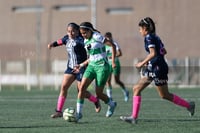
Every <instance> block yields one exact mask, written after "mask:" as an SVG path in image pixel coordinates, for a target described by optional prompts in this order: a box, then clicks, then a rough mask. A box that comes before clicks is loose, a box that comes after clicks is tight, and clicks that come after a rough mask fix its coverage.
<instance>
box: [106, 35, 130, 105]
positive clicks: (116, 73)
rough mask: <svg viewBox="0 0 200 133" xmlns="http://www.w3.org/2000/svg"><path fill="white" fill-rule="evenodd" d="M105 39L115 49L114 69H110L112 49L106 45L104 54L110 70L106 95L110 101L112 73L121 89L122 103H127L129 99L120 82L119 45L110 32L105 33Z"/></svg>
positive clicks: (120, 53)
mask: <svg viewBox="0 0 200 133" xmlns="http://www.w3.org/2000/svg"><path fill="white" fill-rule="evenodd" d="M105 38H106V39H107V40H110V41H112V42H113V44H115V47H116V57H115V64H116V67H115V68H112V50H111V48H112V47H110V46H108V45H106V53H107V57H108V60H109V64H110V69H111V73H110V75H109V77H108V80H107V83H106V85H107V88H106V92H107V95H108V97H109V98H111V99H112V85H111V78H112V73H113V74H114V78H115V82H116V83H117V84H118V85H119V86H120V87H121V89H122V92H123V94H124V101H125V102H127V101H128V99H129V91H128V90H127V89H126V87H125V85H124V83H123V82H122V81H121V80H120V70H121V66H120V61H119V57H120V56H122V51H121V48H120V46H119V44H118V43H117V42H116V41H114V40H113V37H112V33H111V32H106V34H105Z"/></svg>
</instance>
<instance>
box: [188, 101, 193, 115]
mask: <svg viewBox="0 0 200 133" xmlns="http://www.w3.org/2000/svg"><path fill="white" fill-rule="evenodd" d="M189 104H190V107H189V108H188V109H187V110H188V111H189V115H190V116H193V115H194V113H195V102H190V103H189Z"/></svg>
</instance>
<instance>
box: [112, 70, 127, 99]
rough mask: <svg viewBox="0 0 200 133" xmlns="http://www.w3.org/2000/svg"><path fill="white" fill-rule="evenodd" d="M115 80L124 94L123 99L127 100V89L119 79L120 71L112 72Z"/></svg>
mask: <svg viewBox="0 0 200 133" xmlns="http://www.w3.org/2000/svg"><path fill="white" fill-rule="evenodd" d="M114 77H115V82H116V83H117V84H118V85H119V86H120V87H121V89H122V92H123V94H124V101H125V102H127V101H128V100H129V91H128V90H127V88H126V87H125V85H124V83H123V82H122V81H121V80H120V73H117V74H114Z"/></svg>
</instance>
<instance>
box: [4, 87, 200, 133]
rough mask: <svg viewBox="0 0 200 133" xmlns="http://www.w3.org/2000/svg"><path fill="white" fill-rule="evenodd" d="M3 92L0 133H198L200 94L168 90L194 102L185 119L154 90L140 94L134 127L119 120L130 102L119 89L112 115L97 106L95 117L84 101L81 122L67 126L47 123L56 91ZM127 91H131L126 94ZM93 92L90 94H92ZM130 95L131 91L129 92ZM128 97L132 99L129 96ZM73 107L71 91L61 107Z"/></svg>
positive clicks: (52, 121)
mask: <svg viewBox="0 0 200 133" xmlns="http://www.w3.org/2000/svg"><path fill="white" fill-rule="evenodd" d="M21 88H22V89H20V88H15V89H10V88H9V89H5V87H4V88H3V90H2V92H0V133H56V132H62V133H63V132H66V133H94V132H95V133H128V132H132V133H199V132H200V126H199V125H200V113H199V111H198V110H199V104H200V97H199V96H200V93H199V92H200V90H199V88H196V89H195V88H194V89H191V88H190V89H171V90H170V91H171V92H173V93H176V94H177V95H179V96H181V97H183V98H185V99H187V100H194V101H195V102H196V114H195V116H194V117H192V118H191V117H189V116H188V112H187V111H186V109H184V108H181V107H178V106H175V105H174V104H172V103H170V102H168V101H164V100H162V99H160V98H159V96H158V94H157V92H156V90H155V89H151V88H148V89H146V90H145V91H144V92H143V97H142V106H141V111H140V115H139V121H138V124H137V125H131V124H129V123H125V122H122V121H120V120H119V116H120V115H129V114H130V113H131V108H132V98H131V99H130V100H129V102H127V103H125V102H124V101H123V95H122V92H121V90H120V89H119V88H115V89H114V90H113V97H114V100H116V101H117V108H116V111H115V114H114V115H113V116H112V117H110V118H106V117H105V113H106V110H107V106H106V105H105V104H104V103H103V102H101V104H102V110H101V112H100V113H95V110H94V105H93V104H91V103H90V102H88V100H85V104H84V110H83V115H84V116H83V118H82V120H81V121H80V123H78V124H75V123H69V122H67V121H64V120H63V119H61V118H60V119H51V118H50V115H51V114H52V113H54V109H55V107H56V102H57V97H58V94H59V91H55V90H53V89H52V88H49V89H47V88H45V89H44V90H43V91H41V90H39V89H32V90H31V91H30V92H27V91H25V89H24V88H23V87H21ZM130 91H131V90H130ZM92 92H93V91H92ZM131 92H132V91H131ZM131 97H132V96H131ZM69 106H72V107H76V89H75V88H71V89H70V91H69V96H68V98H67V101H66V103H65V107H64V108H67V107H69Z"/></svg>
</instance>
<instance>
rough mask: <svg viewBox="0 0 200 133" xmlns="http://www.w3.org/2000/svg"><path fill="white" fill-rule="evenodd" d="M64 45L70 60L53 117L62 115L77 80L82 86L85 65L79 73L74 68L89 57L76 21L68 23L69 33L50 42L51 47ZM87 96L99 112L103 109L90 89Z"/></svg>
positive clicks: (49, 46) (78, 85) (78, 84)
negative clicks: (68, 93)
mask: <svg viewBox="0 0 200 133" xmlns="http://www.w3.org/2000/svg"><path fill="white" fill-rule="evenodd" d="M62 45H65V46H66V50H67V52H68V62H67V69H66V70H65V72H64V77H63V81H62V85H61V89H60V95H59V97H58V101H57V108H56V112H55V113H54V114H52V115H51V117H52V118H58V117H62V115H63V114H62V109H63V106H64V103H65V100H66V98H67V92H68V89H69V87H70V86H71V84H72V83H73V82H74V81H75V80H76V81H77V88H78V89H79V88H80V83H81V79H82V75H83V73H84V71H85V67H82V68H81V69H80V71H79V73H74V72H73V69H74V67H75V66H76V65H77V64H80V63H82V62H84V61H85V60H86V59H87V53H86V50H85V48H84V40H83V37H82V36H80V31H79V25H77V24H76V23H69V24H68V25H67V35H66V36H64V37H63V38H62V39H59V40H57V41H55V42H53V43H50V44H48V48H49V49H51V48H52V47H57V46H62ZM85 97H87V98H88V99H89V100H90V101H91V102H93V103H94V104H95V107H96V112H99V111H100V109H101V106H100V103H99V100H98V99H97V98H96V97H95V96H93V95H91V94H90V93H89V92H88V91H87V92H86V95H85Z"/></svg>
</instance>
